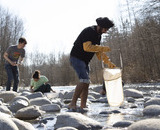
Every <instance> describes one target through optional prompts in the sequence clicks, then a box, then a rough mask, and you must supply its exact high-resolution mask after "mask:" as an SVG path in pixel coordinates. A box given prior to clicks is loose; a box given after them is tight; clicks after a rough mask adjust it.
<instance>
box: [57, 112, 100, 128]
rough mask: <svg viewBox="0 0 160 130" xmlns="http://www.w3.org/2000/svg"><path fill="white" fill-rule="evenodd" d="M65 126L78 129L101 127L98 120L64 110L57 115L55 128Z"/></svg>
mask: <svg viewBox="0 0 160 130" xmlns="http://www.w3.org/2000/svg"><path fill="white" fill-rule="evenodd" d="M66 126H70V127H74V128H77V129H78V130H89V129H92V130H99V129H101V128H102V125H101V124H100V123H99V122H97V121H95V120H93V119H91V118H89V117H87V116H84V115H82V114H80V113H76V112H66V113H62V114H60V115H58V116H57V121H56V124H55V129H57V128H61V127H66Z"/></svg>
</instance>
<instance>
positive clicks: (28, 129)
mask: <svg viewBox="0 0 160 130" xmlns="http://www.w3.org/2000/svg"><path fill="white" fill-rule="evenodd" d="M11 119H12V121H13V122H14V123H15V124H16V125H17V127H18V129H19V130H35V128H34V127H33V126H32V124H30V123H28V122H25V121H22V120H19V119H17V118H11Z"/></svg>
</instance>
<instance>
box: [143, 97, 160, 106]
mask: <svg viewBox="0 0 160 130" xmlns="http://www.w3.org/2000/svg"><path fill="white" fill-rule="evenodd" d="M149 105H160V98H151V99H150V100H148V101H147V102H145V103H144V107H146V106H149Z"/></svg>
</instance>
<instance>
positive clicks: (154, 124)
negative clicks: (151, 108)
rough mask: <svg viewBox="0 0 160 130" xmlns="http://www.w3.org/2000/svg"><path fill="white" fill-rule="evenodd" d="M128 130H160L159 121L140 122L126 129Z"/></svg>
mask: <svg viewBox="0 0 160 130" xmlns="http://www.w3.org/2000/svg"><path fill="white" fill-rule="evenodd" d="M128 130H160V119H145V120H140V121H137V122H135V123H133V124H132V125H130V126H129V127H128Z"/></svg>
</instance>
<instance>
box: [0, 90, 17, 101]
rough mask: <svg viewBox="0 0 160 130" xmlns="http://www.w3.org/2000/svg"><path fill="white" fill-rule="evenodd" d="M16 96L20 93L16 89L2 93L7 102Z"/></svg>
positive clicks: (0, 96)
mask: <svg viewBox="0 0 160 130" xmlns="http://www.w3.org/2000/svg"><path fill="white" fill-rule="evenodd" d="M16 96H18V93H17V92H14V91H5V92H2V93H0V98H3V99H4V102H5V103H7V102H9V101H11V100H12V99H13V98H15V97H16Z"/></svg>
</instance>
